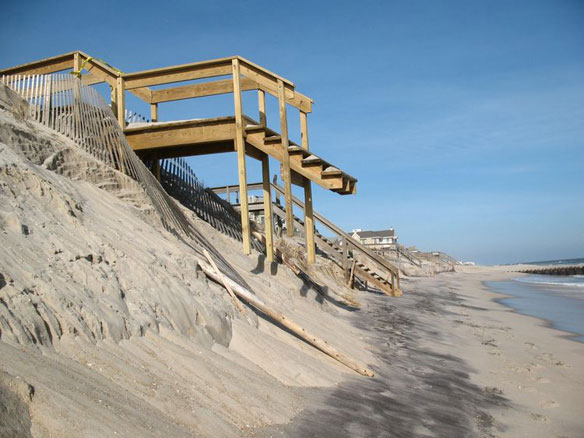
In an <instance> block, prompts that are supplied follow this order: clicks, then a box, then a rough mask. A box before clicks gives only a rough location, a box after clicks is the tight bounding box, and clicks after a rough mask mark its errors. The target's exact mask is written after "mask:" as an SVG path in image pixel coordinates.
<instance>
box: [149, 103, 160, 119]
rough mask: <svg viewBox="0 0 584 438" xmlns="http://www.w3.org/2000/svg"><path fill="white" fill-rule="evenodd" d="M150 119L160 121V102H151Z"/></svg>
mask: <svg viewBox="0 0 584 438" xmlns="http://www.w3.org/2000/svg"><path fill="white" fill-rule="evenodd" d="M150 120H152V121H153V122H158V104H157V103H151V104H150Z"/></svg>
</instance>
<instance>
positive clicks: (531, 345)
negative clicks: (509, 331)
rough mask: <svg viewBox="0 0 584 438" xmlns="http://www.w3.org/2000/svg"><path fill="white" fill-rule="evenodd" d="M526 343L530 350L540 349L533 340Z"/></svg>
mask: <svg viewBox="0 0 584 438" xmlns="http://www.w3.org/2000/svg"><path fill="white" fill-rule="evenodd" d="M524 344H525V346H526V347H527V349H528V350H532V351H537V350H538V348H537V345H535V344H534V343H533V342H525V343H524Z"/></svg>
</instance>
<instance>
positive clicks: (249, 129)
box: [245, 125, 266, 132]
mask: <svg viewBox="0 0 584 438" xmlns="http://www.w3.org/2000/svg"><path fill="white" fill-rule="evenodd" d="M265 129H266V127H265V126H264V125H247V126H246V127H245V132H258V131H263V130H265Z"/></svg>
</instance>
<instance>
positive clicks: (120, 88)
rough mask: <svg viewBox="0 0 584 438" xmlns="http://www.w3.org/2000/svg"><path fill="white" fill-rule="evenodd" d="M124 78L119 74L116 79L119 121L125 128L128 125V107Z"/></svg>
mask: <svg viewBox="0 0 584 438" xmlns="http://www.w3.org/2000/svg"><path fill="white" fill-rule="evenodd" d="M125 106H126V104H125V93H124V78H122V77H121V76H118V78H117V79H116V107H117V112H118V114H117V115H118V123H119V124H120V126H121V127H122V129H124V128H125V127H126V108H125Z"/></svg>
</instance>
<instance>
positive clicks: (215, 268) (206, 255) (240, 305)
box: [203, 249, 245, 313]
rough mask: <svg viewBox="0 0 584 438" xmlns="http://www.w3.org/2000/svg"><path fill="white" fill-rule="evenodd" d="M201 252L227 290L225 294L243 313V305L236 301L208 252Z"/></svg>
mask: <svg viewBox="0 0 584 438" xmlns="http://www.w3.org/2000/svg"><path fill="white" fill-rule="evenodd" d="M203 251H204V253H205V257H207V260H208V261H209V263H210V264H211V267H212V268H213V270H214V271H215V273H216V275H217V277H219V280H220V281H221V283H222V284H223V286H224V287H225V289H227V292H228V293H229V295H231V298H233V301H234V302H235V306H236V307H237V309H238V310H239V311H240V312H242V313H243V312H244V311H245V308H244V307H243V305H242V304H241V303H240V302H239V300H238V299H237V297H236V296H235V294H234V293H233V290H232V289H231V286H229V283H227V282H226V281H225V276H224V275H223V274H222V273H221V271H220V270H219V268H217V265H216V264H215V260H213V258H212V257H211V255H210V254H209V251H207V250H206V249H203Z"/></svg>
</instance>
